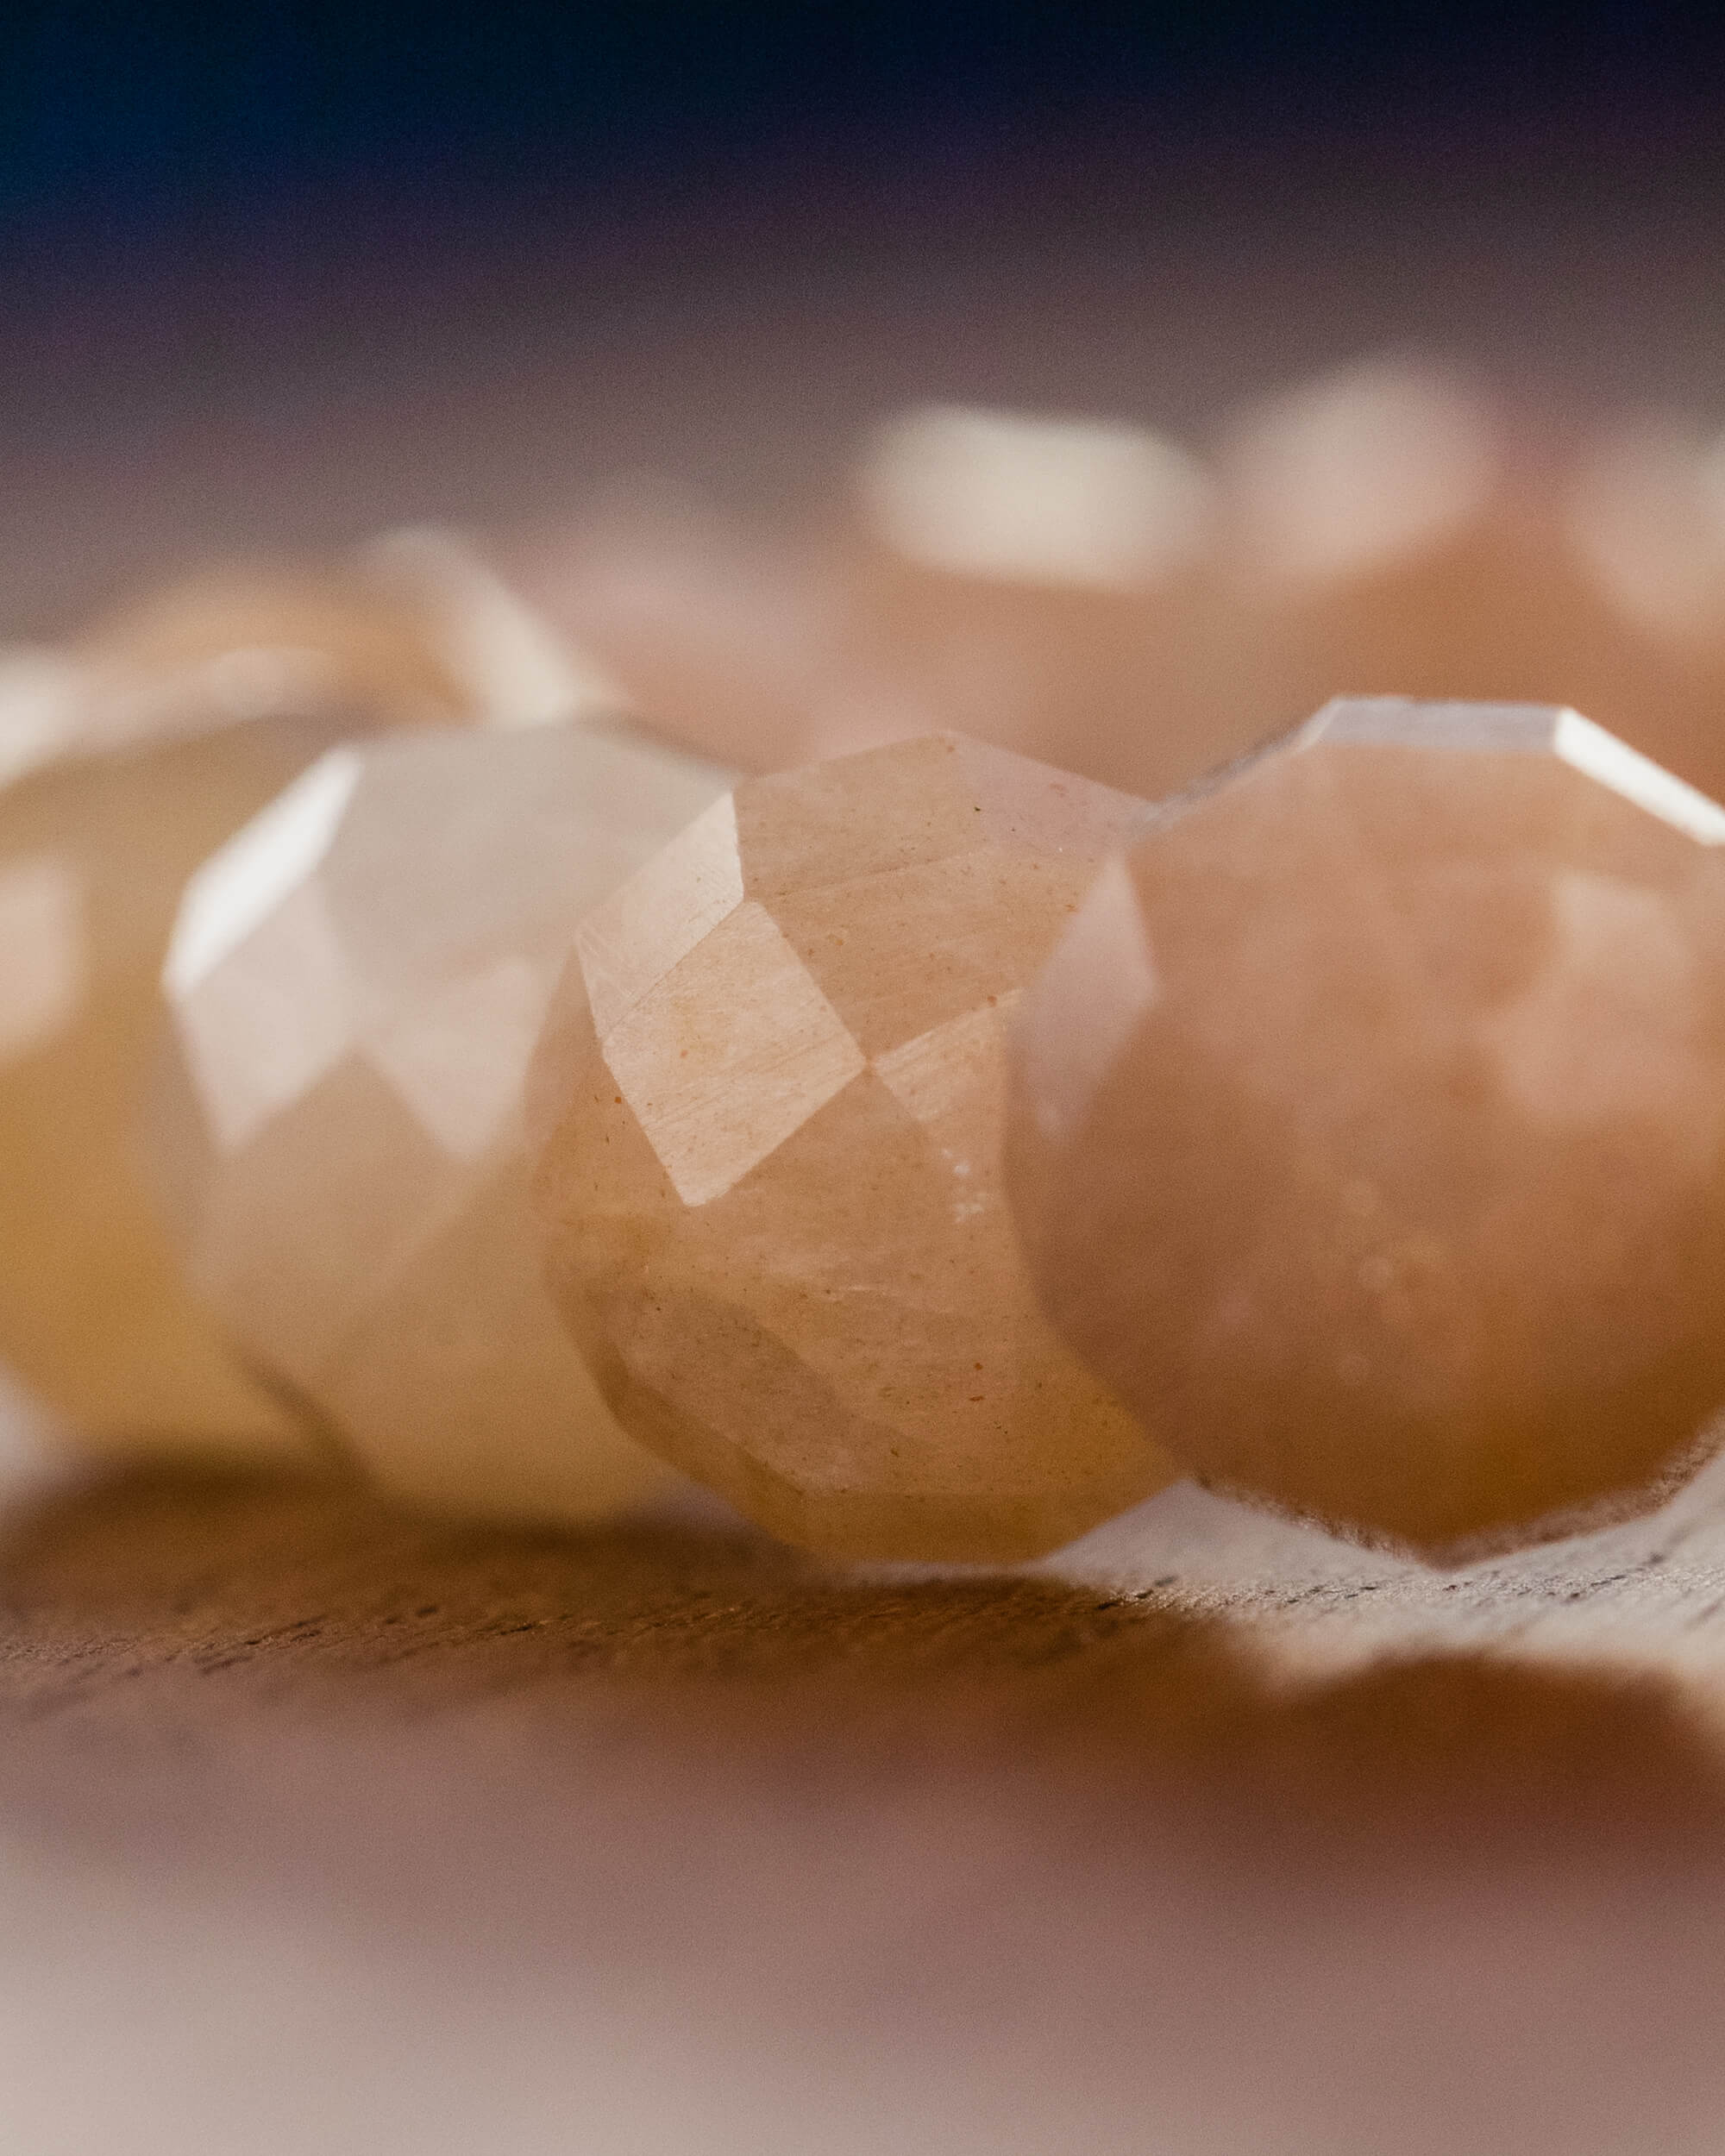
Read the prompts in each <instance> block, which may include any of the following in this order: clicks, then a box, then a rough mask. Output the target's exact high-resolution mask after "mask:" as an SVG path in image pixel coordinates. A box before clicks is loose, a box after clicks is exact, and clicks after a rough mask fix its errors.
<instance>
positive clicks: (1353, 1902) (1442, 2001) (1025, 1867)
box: [0, 1473, 1725, 2156]
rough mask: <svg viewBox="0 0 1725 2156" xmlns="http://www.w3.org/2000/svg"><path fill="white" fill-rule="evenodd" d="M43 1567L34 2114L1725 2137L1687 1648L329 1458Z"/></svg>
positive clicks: (126, 1487)
mask: <svg viewBox="0 0 1725 2156" xmlns="http://www.w3.org/2000/svg"><path fill="white" fill-rule="evenodd" d="M0 1611H3V1627H0V1640H3V1646H0V1909H3V1910H4V1911H5V1912H6V1914H7V1916H8V1920H9V1921H8V1924H7V1927H6V1930H5V1934H4V1937H5V1939H6V1940H7V1942H8V1943H7V1944H6V1945H4V1946H0V2039H3V2038H4V2037H5V2036H6V2035H7V2034H11V2035H13V2036H16V2038H17V2040H18V2045H19V2049H20V2052H21V2053H24V2052H28V2056H26V2057H22V2058H21V2061H20V2074H21V2077H22V2078H19V2079H18V2080H16V2081H15V2082H14V2083H13V2084H11V2086H12V2090H13V2094H12V2096H11V2097H10V2099H9V2101H10V2103H12V2104H13V2106H14V2107H15V2115H16V2117H17V2118H18V2119H20V2120H22V2121H26V2122H30V2123H31V2125H32V2128H33V2130H34V2132H35V2133H36V2134H37V2138H36V2139H34V2140H30V2139H28V2138H27V2139H24V2140H15V2141H13V2142H7V2141H5V2140H4V2139H3V2137H0V2147H12V2146H17V2147H21V2148H28V2149H30V2150H31V2151H32V2152H34V2149H36V2148H37V2147H43V2148H47V2147H60V2146H62V2145H64V2146H66V2147H74V2146H86V2145H89V2144H88V2142H87V2141H85V2142H79V2141H78V2140H75V2139H73V2140H65V2141H64V2142H62V2141H61V2140H55V2139H53V2138H52V2135H53V2134H54V2133H58V2132H60V2131H62V2130H66V2131H70V2130H71V2128H74V2127H75V2128H77V2129H78V2131H79V2132H83V2133H86V2134H100V2135H101V2136H102V2137H103V2141H104V2145H105V2146H109V2147H117V2148H121V2149H125V2150H131V2149H137V2150H140V2151H146V2150H148V2151H154V2150H155V2149H157V2148H158V2147H160V2148H162V2149H166V2148H168V2147H174V2148H177V2149H179V2150H181V2151H182V2152H183V2151H185V2150H188V2149H190V2150H194V2151H197V2150H201V2149H202V2148H204V2147H211V2148H214V2147H218V2146H233V2145H235V2140H234V2136H235V2134H241V2133H242V2132H243V2133H244V2134H246V2135H247V2136H248V2137H249V2139H248V2146H253V2147H259V2148H263V2149H267V2150H271V2151H273V2150H277V2149H280V2150H284V2151H285V2150H298V2149H300V2148H303V2147H314V2146H316V2147H320V2148H322V2147H343V2148H345V2147H348V2146H354V2147H359V2146H361V2145H363V2146H367V2147H382V2148H384V2149H386V2150H389V2149H394V2148H396V2147H400V2148H402V2149H404V2150H405V2149H408V2148H412V2149H414V2150H416V2151H417V2150H423V2149H427V2148H430V2149H442V2148H443V2147H450V2148H455V2147H471V2146H474V2145H476V2144H475V2142H474V2139H473V2136H474V2134H481V2133H483V2134H486V2135H487V2136H489V2138H486V2140H484V2145H485V2146H486V2147H498V2148H500V2149H508V2150H515V2149H522V2150H530V2151H537V2150H538V2149H540V2148H542V2147H543V2148H545V2149H548V2150H549V2149H551V2148H561V2147H573V2148H577V2149H586V2148H593V2149H598V2150H610V2149H612V2148H618V2149H634V2148H637V2147H638V2148H655V2149H656V2148H660V2147H663V2148H666V2149H671V2148H683V2147H699V2148H701V2149H706V2148H714V2149H727V2150H728V2149H730V2148H732V2147H736V2148H738V2149H743V2148H749V2149H759V2148H768V2149H777V2148H780V2147H784V2148H786V2149H787V2150H788V2149H792V2148H796V2149H802V2148H807V2147H819V2148H823V2149H825V2148H832V2149H835V2150H841V2151H848V2150H850V2149H853V2148H854V2149H857V2150H864V2149H871V2150H872V2149H875V2148H878V2147H882V2146H897V2145H899V2144H900V2142H901V2141H905V2140H926V2141H929V2142H931V2145H936V2144H938V2145H939V2146H942V2147H954V2148H958V2149H970V2148H975V2149H978V2150H990V2151H992V2150H995V2149H1007V2150H1017V2149H1020V2148H1022V2149H1026V2150H1030V2149H1042V2148H1049V2147H1057V2146H1069V2147H1085V2148H1088V2149H1098V2148H1100V2149H1105V2150H1114V2149H1119V2150H1120V2151H1123V2152H1124V2151H1126V2150H1141V2149H1147V2150H1151V2151H1161V2150H1163V2149H1168V2150H1170V2151H1182V2152H1183V2151H1188V2150H1191V2151H1207V2150H1210V2149H1216V2150H1219V2151H1220V2150H1229V2151H1235V2150H1241V2149H1257V2148H1260V2147H1262V2148H1264V2149H1266V2150H1268V2149H1272V2148H1273V2149H1275V2150H1276V2151H1277V2152H1278V2153H1279V2152H1283V2151H1303V2150H1305V2149H1307V2148H1311V2149H1314V2150H1317V2149H1323V2150H1325V2151H1327V2152H1334V2151H1338V2150H1345V2151H1346V2150H1353V2149H1358V2150H1360V2151H1362V2152H1364V2151H1367V2150H1371V2151H1385V2150H1387V2151H1401V2150H1408V2151H1416V2152H1426V2151H1432V2152H1434V2153H1435V2152H1438V2151H1447V2150H1452V2149H1458V2148H1461V2147H1466V2148H1468V2149H1469V2150H1496V2149H1498V2148H1502V2149H1504V2150H1505V2151H1508V2150H1509V2149H1512V2148H1513V2149H1515V2150H1517V2151H1518V2152H1526V2151H1528V2150H1534V2151H1538V2150H1543V2149H1546V2148H1550V2149H1552V2150H1553V2151H1559V2150H1561V2151H1562V2152H1564V2156H1586V2153H1588V2152H1592V2151H1594V2150H1599V2151H1602V2152H1603V2151H1607V2150H1618V2149H1624V2148H1640V2147H1643V2146H1645V2147H1648V2148H1649V2149H1652V2148H1653V2147H1658V2148H1659V2149H1661V2150H1684V2151H1686V2150H1688V2149H1691V2147H1692V2148H1695V2149H1697V2150H1700V2149H1702V2148H1703V2147H1712V2146H1716V2140H1709V2139H1707V2138H1706V2136H1707V2134H1709V2132H1711V2131H1713V2130H1714V2129H1715V2128H1716V2123H1717V2119H1718V2116H1719V2107H1720V2104H1721V2103H1722V2100H1725V2088H1722V2086H1721V2082H1722V2073H1721V2070H1720V2068H1719V2066H1718V2064H1717V2046H1716V2042H1715V2041H1714V2040H1713V2039H1714V2037H1715V2035H1716V2028H1717V2007H1716V2000H1717V1998H1718V1996H1721V1993H1720V1983H1721V1979H1722V1978H1725V1924H1722V1923H1721V1921H1720V1920H1721V1918H1722V1917H1725V1862H1722V1859H1725V1778H1722V1775H1721V1771H1720V1769H1719V1766H1718V1764H1717V1760H1716V1753H1715V1752H1714V1750H1713V1748H1712V1747H1711V1745H1709V1742H1708V1741H1707V1739H1706V1738H1705V1736H1704V1734H1703V1731H1702V1729H1701V1728H1700V1727H1699V1726H1698V1725H1696V1724H1693V1723H1691V1720H1689V1718H1688V1716H1687V1714H1686V1712H1685V1709H1684V1705H1683V1701H1682V1697H1681V1695H1679V1694H1678V1692H1677V1691H1676V1689H1674V1688H1671V1687H1666V1686H1665V1685H1663V1684H1662V1683H1659V1682H1658V1681H1657V1680H1655V1679H1634V1680H1632V1679H1628V1678H1624V1677H1606V1676H1604V1675H1599V1676H1594V1675H1590V1674H1589V1673H1587V1672H1586V1671H1578V1670H1561V1669H1554V1670H1549V1671H1542V1670H1539V1669H1538V1668H1534V1667H1518V1666H1516V1665H1515V1664H1511V1663H1507V1662H1504V1661H1501V1660H1498V1659H1496V1658H1492V1657H1490V1656H1468V1655H1465V1654H1456V1655H1454V1656H1451V1657H1437V1656H1430V1655H1427V1656H1422V1657H1421V1658H1418V1659H1417V1660H1411V1661H1401V1662H1395V1661H1392V1662H1389V1663H1386V1664H1383V1665H1382V1666H1379V1667H1375V1668H1373V1669H1371V1670H1368V1671H1366V1672H1365V1673H1364V1674H1363V1675H1356V1676H1352V1677H1348V1678H1346V1680H1345V1681H1342V1682H1339V1683H1328V1684H1325V1685H1317V1686H1313V1685H1307V1686H1304V1687H1300V1688H1294V1687H1291V1686H1290V1685H1289V1683H1288V1682H1287V1681H1286V1679H1285V1677H1281V1676H1278V1674H1277V1670H1276V1668H1275V1666H1274V1664H1271V1663H1270V1662H1269V1661H1268V1660H1266V1659H1264V1658H1261V1657H1260V1655H1259V1654H1258V1651H1256V1650H1255V1649H1254V1648H1253V1646H1252V1645H1251V1635H1250V1633H1247V1632H1245V1631H1243V1630H1240V1629H1239V1628H1236V1627H1233V1626H1226V1625H1224V1624H1221V1623H1220V1622H1210V1621H1207V1620H1199V1619H1194V1618H1191V1617H1189V1616H1183V1615H1181V1614H1176V1613H1175V1612H1173V1611H1171V1610H1170V1609H1167V1608H1160V1607H1158V1606H1157V1603H1156V1601H1155V1599H1154V1597H1149V1598H1133V1599H1121V1598H1119V1597H1112V1596H1108V1595H1099V1594H1096V1593H1094V1592H1090V1591H1087V1590H1083V1589H1075V1588H1069V1587H1064V1586H1061V1585H1059V1584H1057V1583H1052V1582H1046V1581H1040V1580H1032V1579H1027V1578H1025V1577H1022V1576H1019V1577H1000V1578H989V1577H987V1576H975V1577H967V1578H956V1579H955V1578H947V1579H941V1580H917V1579H914V1578H879V1579H872V1580H871V1579H868V1578H858V1577H856V1576H849V1575H845V1574H843V1573H840V1572H837V1571H824V1570H821V1569H819V1568H818V1567H815V1566H813V1565H811V1564H807V1563H806V1562H805V1561H803V1560H801V1559H800V1558H798V1557H794V1556H793V1555H791V1554H788V1553H787V1552H785V1551H781V1550H778V1549H776V1548H775V1547H773V1546H772V1545H768V1544H767V1543H765V1542H763V1541H760V1540H756V1539H749V1538H743V1537H741V1536H737V1537H729V1536H726V1535H725V1534H724V1533H722V1532H699V1531H694V1530H687V1531H676V1530H669V1529H664V1530H658V1531H653V1532H649V1531H645V1530H643V1531H641V1532H615V1533H610V1534H605V1535H602V1536H589V1537H586V1538H581V1539H556V1538H551V1537H546V1538H539V1539H527V1538H511V1537H506V1536H502V1535H499V1534H496V1533H492V1532H483V1533H481V1532H474V1531H471V1530H468V1529H464V1528H452V1527H447V1526H436V1525H430V1524H427V1523H425V1522H422V1521H417V1520H411V1519H408V1518H406V1517H405V1516H401V1515H398V1514H392V1513H391V1512H389V1511H387V1510H386V1509H385V1508H384V1507H381V1506H380V1505H378V1504H377V1503H376V1502H375V1501H373V1500H372V1499H371V1498H369V1497H368V1496H367V1495H366V1494H365V1493H364V1492H363V1491H362V1490H361V1489H358V1488H356V1487H354V1486H352V1485H348V1484H346V1483H343V1482H335V1481H331V1482H317V1481H314V1480H311V1479H308V1478H287V1477H281V1478H261V1477H256V1478H251V1479H207V1478H206V1479H188V1478H184V1477H175V1476H168V1475H150V1474H143V1473H140V1474H137V1475H134V1476H130V1477H129V1478H126V1479H122V1480H116V1481H113V1482H106V1483H101V1484H97V1485H94V1486H91V1487H87V1488H85V1489H82V1490H80V1491H78V1492H74V1493H71V1494H61V1495H58V1496H55V1497H53V1498H50V1499H47V1500H45V1501H42V1502H41V1503H40V1504H39V1505H38V1506H37V1507H36V1508H35V1509H34V1511H32V1512H28V1513H26V1514H21V1515H19V1516H17V1517H16V1518H15V1520H14V1521H13V1523H12V1526H11V1528H10V1532H9V1535H8V1537H7V1539H6V1541H5V1545H4V1550H3V1555H0ZM45 1877H47V1878H49V1879H51V1880H53V1881H57V1882H58V1884H56V1886H55V1887H54V1890H53V1893H52V1894H48V1895H47V1898H46V1899H43V1898H42V1897H43V1896H44V1894H45V1892H46V1890H44V1889H43V1887H42V1884H41V1882H42V1880H43V1879H44V1878H45ZM20 1881H24V1882H28V1890H26V1888H25V1887H24V1886H22V1885H21V1884H20V1883H19V1882H20ZM33 1897H34V1902H33ZM33 1906H34V1907H35V1908H36V1915H35V1918H34V1921H35V1923H36V1924H37V1925H38V1926H39V1927H40V1929H39V1931H33V1929H32V1922H33V1919H32V1916H31V1909H32V1907H33ZM69 1908H70V1909H72V1911H73V1912H74V1913H76V1912H77V1911H79V1910H81V1911H82V1912H83V1914H82V1915H75V1921H71V1922H70V1928H69V1929H68V1921H69V1920H68V1917H67V1911H68V1909H69ZM45 1940H52V1942H53V1943H52V1946H48V1945H46V1944H45V1943H44V1942H45ZM68 1940H71V1941H72V1945H71V1946H68V1944H67V1941H68ZM164 1942H166V1943H164ZM146 1945H147V1946H149V1958H148V1966H147V1970H146V1971H141V1972H140V1977H139V1982H138V1984H136V1986H135V1987H133V1988H131V1989H129V1990H128V1992H127V1994H126V1996H124V1997H123V1998H122V1999H119V2000H117V2001H116V1999H114V1998H113V1997H112V1996H109V1992H108V1989H107V1987H108V1985H109V1984H110V1981H111V1972H112V1971H113V1970H114V1969H115V1968H116V1966H122V1965H125V1964H126V1963H127V1961H128V1959H129V1957H131V1956H134V1955H138V1954H141V1953H142V1952H143V1951H144V1946H146ZM45 1967H47V1968H51V1969H53V1970H54V1971H58V1981H59V1982H60V1984H61V1986H62V1990H61V1992H60V1994H59V1995H57V1996H58V2004H57V2009H56V2011H55V2012H54V2013H53V2015H52V2016H50V2015H48V2013H47V2009H46V2008H45V2007H44V2005H43V2002H42V1990H41V1987H42V1982H43V1970H44V1968H45ZM150 1970H153V1971H154V1972H155V1973H154V1976H152V1975H150V1974H149V1973H148V1971H150ZM158 1984H159V1985H160V1987H162V1989H163V1996H166V1997H167V1998H170V1999H172V2001H173V2015H172V2017H171V2030H170V2031H169V2032H168V2033H166V2034H164V2033H163V2030H162V2029H161V2028H158V2027H157V2026H156V2024H155V2022H154V2021H153V2020H152V2016H153V2015H160V2014H161V2012H162V2008H161V2005H160V2000H158V1999H157V1998H156V1996H155V1991H156V1987H157V1985H158ZM314 2004H315V2008H316V2011H315V2013H313V2012H312V2008H313V2005H314ZM308 2014H311V2017H312V2018H311V2027H310V2028H308V2027H307V2025H306V2022H307V2015H308ZM332 2017H333V2019H332ZM39 2025H40V2026H39ZM31 2028H38V2029H39V2035H40V2037H41V2040H40V2041H38V2042H34V2043H31V2044H28V2045H27V2044H26V2043H25V2041H24V2036H25V2034H26V2033H27V2032H28V2030H30V2029H31ZM144 2028H151V2029H154V2035H153V2037H152V2039H151V2041H150V2043H149V2044H148V2045H147V2046H146V2045H144V2044H143V2040H142V2037H141V2034H140V2030H141V2029H144ZM140 2047H141V2048H143V2049H145V2050H147V2052H148V2054H149V2056H150V2058H151V2059H153V2061H154V2064H153V2065H151V2066H150V2068H149V2071H148V2072H147V2073H146V2074H145V2075H144V2077H143V2078H142V2080H140V2078H139V2070H138V2068H137V2066H136V2065H135V2053H136V2052H137V2051H138V2050H139V2048H140ZM284 2047H285V2048H284ZM50 2062H52V2063H53V2078H52V2079H50V2078H47V2077H48V2076H49V2066H50ZM68 2062H73V2063H72V2064H69V2063H68ZM128 2062H134V2063H130V2064H129V2063H128ZM68 2072H72V2075H73V2078H74V2080H75V2082H76V2088H75V2090H72V2091H70V2092H69V2086H68V2084H67V2082H66V2074H67V2073H68ZM56 2091H57V2092H58V2093H57V2094H56V2093H55V2092H56ZM314 2096H315V2102H314V2100H313V2099H314ZM434 2098H435V2100H434ZM308 2105H310V2106H311V2109H310V2110H308V2109H307V2108H306V2107H307V2106H308ZM68 2106H69V2107H70V2108H68ZM6 2116H7V2113H6V2112H5V2110H4V2109H0V2120H3V2119H4V2118H5V2117H6ZM198 2116H202V2117H203V2118H204V2121H205V2123H204V2124H203V2125H201V2126H198V2127H197V2128H196V2130H195V2131H194V2130H193V2128H192V2127H191V2126H190V2125H188V2123H187V2122H188V2120H191V2119H194V2118H195V2117H198ZM1644 2131H1645V2132H1646V2133H1647V2134H1648V2135H1649V2136H1650V2138H1647V2140H1645V2141H1644V2140H1641V2139H1640V2138H1637V2137H1638V2136H1640V2135H1641V2134H1643V2133H1644ZM224 2136H225V2137H227V2138H226V2140H225V2141H224V2139H223V2137H224Z"/></svg>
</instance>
